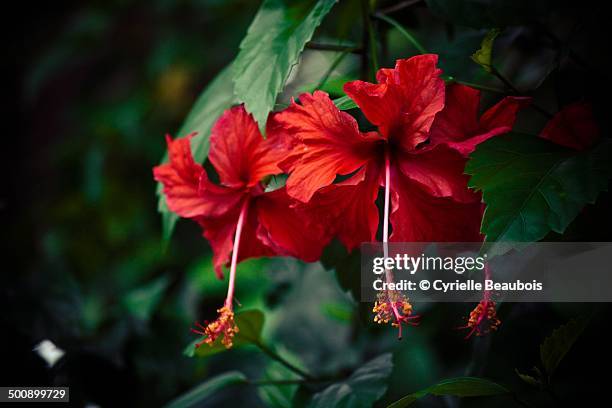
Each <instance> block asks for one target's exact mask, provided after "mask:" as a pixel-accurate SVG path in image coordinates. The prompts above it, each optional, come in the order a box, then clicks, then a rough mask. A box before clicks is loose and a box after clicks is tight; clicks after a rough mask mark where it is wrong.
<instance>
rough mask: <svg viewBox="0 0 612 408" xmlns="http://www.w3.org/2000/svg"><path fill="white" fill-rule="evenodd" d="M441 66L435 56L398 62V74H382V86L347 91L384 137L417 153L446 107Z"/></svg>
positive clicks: (356, 85)
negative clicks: (415, 150) (417, 148)
mask: <svg viewBox="0 0 612 408" xmlns="http://www.w3.org/2000/svg"><path fill="white" fill-rule="evenodd" d="M437 62H438V56H437V55H433V54H427V55H418V56H415V57H412V58H408V59H404V60H398V61H397V63H396V65H395V69H394V70H389V69H383V70H380V71H379V72H378V74H377V80H378V81H379V82H380V83H379V84H370V83H367V82H363V81H352V82H348V83H346V84H345V85H344V91H345V92H346V94H347V95H348V96H350V97H351V98H352V99H353V100H354V101H355V102H356V103H357V105H359V107H360V108H361V110H362V111H363V113H364V115H365V116H366V117H367V118H368V120H369V121H370V122H372V123H373V124H375V125H377V126H378V127H379V128H380V133H381V134H382V135H383V136H385V137H386V138H388V139H395V140H396V141H397V143H398V144H399V145H400V146H401V147H402V148H403V149H404V150H407V151H409V150H413V149H414V148H415V147H416V146H417V145H418V144H420V143H422V142H424V141H425V140H427V137H428V132H429V128H430V127H431V124H432V123H433V120H434V118H435V115H436V114H437V113H438V112H439V111H441V110H442V108H443V107H444V81H443V80H442V79H441V78H440V74H441V73H442V71H441V70H440V69H438V68H437V67H436V64H437Z"/></svg>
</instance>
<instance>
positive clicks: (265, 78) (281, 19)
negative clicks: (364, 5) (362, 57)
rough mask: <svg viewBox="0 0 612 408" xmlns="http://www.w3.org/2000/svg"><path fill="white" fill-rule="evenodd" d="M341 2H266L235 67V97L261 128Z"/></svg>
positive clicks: (301, 0) (255, 20)
mask: <svg viewBox="0 0 612 408" xmlns="http://www.w3.org/2000/svg"><path fill="white" fill-rule="evenodd" d="M336 1H337V0H318V1H314V0H264V2H263V4H262V5H261V7H260V9H259V11H258V12H257V15H256V16H255V19H254V20H253V22H252V23H251V26H250V27H249V30H248V32H247V35H246V37H245V38H244V39H243V40H242V43H241V44H240V52H239V53H238V56H237V57H236V60H235V61H234V64H233V79H234V84H235V93H236V95H237V96H238V98H239V100H240V101H241V102H244V104H245V106H246V108H247V110H248V111H249V112H250V113H252V114H253V117H254V118H255V120H256V121H257V122H258V123H259V126H260V128H264V127H265V122H266V119H267V117H268V113H270V111H271V110H272V109H273V108H274V104H275V102H276V97H277V95H278V94H279V93H280V92H281V91H282V89H283V88H284V86H285V82H286V81H287V78H288V77H289V74H290V72H291V69H292V68H293V66H294V65H296V64H297V62H298V58H299V56H300V54H301V53H302V50H303V49H304V46H305V45H306V43H307V42H308V41H310V39H311V38H312V35H313V33H314V31H315V29H316V28H317V27H318V26H319V25H320V24H321V22H322V21H323V18H324V17H325V15H326V14H327V13H328V12H329V11H330V10H331V8H332V6H333V5H334V3H336Z"/></svg>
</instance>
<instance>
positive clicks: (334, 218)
mask: <svg viewBox="0 0 612 408" xmlns="http://www.w3.org/2000/svg"><path fill="white" fill-rule="evenodd" d="M380 181H381V171H380V167H379V166H378V165H376V164H374V163H370V164H368V166H366V167H364V168H363V169H361V170H360V171H359V172H358V173H357V174H355V175H353V176H352V177H351V178H349V179H347V180H345V181H343V182H341V183H338V184H332V185H330V186H327V187H324V188H322V189H321V190H319V191H318V192H317V193H316V194H315V195H314V196H313V197H312V200H310V202H309V203H308V204H305V211H306V213H307V214H308V215H309V216H310V217H312V218H314V219H319V220H320V222H321V223H323V224H324V225H326V226H327V228H328V233H329V235H331V236H337V237H338V238H339V239H340V241H341V242H342V243H343V244H344V246H346V248H347V249H348V250H349V251H352V250H353V249H354V248H355V247H357V246H359V245H360V244H361V243H362V242H372V241H374V240H375V239H376V231H377V230H378V208H377V207H376V198H377V197H378V191H379V187H380Z"/></svg>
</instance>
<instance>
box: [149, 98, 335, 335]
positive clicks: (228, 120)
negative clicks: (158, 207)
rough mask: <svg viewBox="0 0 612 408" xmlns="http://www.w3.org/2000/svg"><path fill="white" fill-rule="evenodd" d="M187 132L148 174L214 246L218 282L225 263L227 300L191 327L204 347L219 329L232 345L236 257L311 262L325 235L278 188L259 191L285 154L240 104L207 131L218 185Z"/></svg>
mask: <svg viewBox="0 0 612 408" xmlns="http://www.w3.org/2000/svg"><path fill="white" fill-rule="evenodd" d="M191 137H193V135H190V136H188V137H185V138H181V139H176V140H172V139H171V138H170V137H169V136H167V142H168V153H169V161H168V163H166V164H162V165H160V166H157V167H155V168H154V169H153V174H154V177H155V180H157V181H159V182H161V183H162V184H163V186H164V190H163V191H164V194H165V196H166V202H167V204H168V208H170V210H171V211H173V212H175V213H177V214H178V215H180V216H181V217H184V218H191V219H193V220H194V221H196V222H198V223H199V224H200V225H201V226H202V228H203V229H204V236H205V237H206V239H208V241H209V243H210V245H211V247H212V249H213V253H214V255H213V263H214V267H215V272H216V273H217V276H218V277H219V278H221V279H222V278H223V274H222V266H223V265H226V266H227V265H228V263H229V265H230V277H229V284H228V293H227V298H226V301H225V304H224V306H223V307H222V308H220V309H219V311H218V312H219V318H218V319H217V320H216V321H215V322H213V323H211V324H208V325H207V326H202V325H200V329H201V330H199V331H196V332H197V333H199V334H202V335H204V336H205V339H204V340H203V341H202V342H207V343H209V344H212V343H213V342H214V341H215V340H216V338H217V337H219V336H220V335H221V334H223V340H222V341H223V343H224V344H225V345H226V346H227V347H231V345H232V337H233V336H234V334H235V332H236V331H237V330H238V329H237V327H236V326H235V323H234V314H233V294H234V285H235V278H236V265H237V264H238V262H240V261H241V260H243V259H246V258H251V257H260V256H272V255H289V256H294V257H297V258H300V259H302V260H305V261H315V260H317V259H319V257H320V255H321V251H322V247H323V244H324V240H323V239H321V232H322V231H321V228H319V227H317V226H316V225H315V224H313V222H312V221H310V220H308V219H306V218H305V217H304V214H303V213H302V212H301V211H300V210H298V209H293V208H291V205H292V202H293V201H294V200H293V199H291V198H290V197H289V196H288V195H287V193H286V191H285V189H284V188H282V189H278V190H275V191H271V192H266V191H265V183H264V182H263V180H265V178H266V177H267V176H270V175H274V174H279V173H281V170H280V169H279V168H278V166H277V163H278V162H279V160H280V159H281V158H282V157H283V152H282V151H281V150H279V149H275V146H277V145H278V143H277V141H276V140H275V139H274V138H273V137H271V138H268V139H266V140H264V139H263V138H262V136H261V134H260V132H259V129H258V127H257V124H256V123H255V121H254V120H253V118H252V117H251V116H250V115H249V114H248V113H247V112H246V111H245V110H244V108H243V107H242V106H238V107H234V108H232V109H230V110H228V111H226V112H225V113H224V114H223V115H222V116H221V117H220V118H219V119H218V121H217V123H216V124H215V126H214V127H213V129H212V131H211V136H210V152H209V156H208V157H209V159H210V162H211V163H212V165H213V167H214V168H215V170H216V171H217V174H218V176H219V179H220V185H217V184H214V183H212V182H211V181H210V180H209V179H208V176H207V174H206V171H205V170H204V169H203V167H202V166H201V165H199V164H197V163H195V162H194V160H193V157H192V155H191V148H190V139H191ZM230 255H231V262H230ZM200 344H201V343H200Z"/></svg>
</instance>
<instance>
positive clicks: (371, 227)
mask: <svg viewBox="0 0 612 408" xmlns="http://www.w3.org/2000/svg"><path fill="white" fill-rule="evenodd" d="M436 64H437V56H436V55H421V56H416V57H412V58H409V59H405V60H398V61H397V64H396V66H395V68H394V69H381V70H379V71H378V74H377V81H378V83H377V84H372V83H368V82H363V81H353V82H349V83H347V84H346V85H345V86H344V91H345V92H346V94H347V95H348V96H349V97H351V98H352V99H353V100H354V101H355V102H356V103H357V105H358V106H359V107H360V108H361V110H362V111H363V113H364V115H365V116H366V118H367V119H368V120H369V121H370V122H371V123H372V124H374V125H376V126H377V127H378V132H373V131H371V132H365V133H363V132H361V131H360V130H359V128H358V125H357V122H356V120H355V119H354V118H353V117H352V116H350V115H349V114H348V113H345V112H341V111H339V110H338V109H337V108H336V107H335V105H334V104H333V102H332V101H331V100H330V99H329V97H328V95H327V94H326V93H324V92H315V93H314V94H312V95H310V94H302V95H301V96H300V98H299V99H300V104H297V103H295V102H292V103H291V105H290V106H289V107H288V108H287V109H286V110H284V111H282V112H280V113H277V114H275V115H274V116H273V117H272V118H271V120H270V121H269V123H268V134H270V135H276V137H277V138H278V139H279V140H282V141H283V142H284V144H285V146H286V147H287V148H288V157H287V158H286V159H285V160H283V161H282V162H281V163H280V164H279V165H280V167H281V168H282V169H283V170H285V171H287V172H288V173H290V175H289V178H288V179H287V185H286V186H287V193H288V194H289V195H291V196H292V197H295V198H296V199H298V200H300V201H302V202H307V203H308V206H307V207H308V208H309V210H310V211H311V212H313V213H316V214H318V216H319V217H321V218H324V219H325V223H326V224H327V225H329V227H330V228H331V230H332V231H333V232H334V233H336V234H337V235H338V237H339V239H340V240H341V241H342V242H343V243H344V244H345V245H346V247H347V248H348V249H349V250H350V249H353V248H354V247H356V246H357V245H359V244H360V243H361V242H364V241H374V240H375V236H376V231H377V229H378V223H379V220H378V209H377V207H376V204H375V201H376V199H377V196H378V193H379V188H380V187H381V186H384V188H385V195H384V197H385V200H384V222H383V239H382V241H383V242H384V243H386V242H388V241H389V240H391V241H400V242H402V241H405V242H419V241H420V242H427V241H458V242H464V241H479V240H481V239H482V237H481V234H480V231H479V230H480V221H481V216H482V210H483V205H482V203H481V199H480V195H478V194H476V193H474V192H472V191H471V190H469V189H468V188H467V176H466V175H464V174H463V169H464V165H465V161H466V158H465V156H466V155H467V153H469V152H470V151H471V150H473V149H474V147H475V146H476V145H477V144H478V143H480V142H482V141H483V140H486V139H487V138H490V137H492V136H495V135H497V134H501V133H503V132H506V131H508V130H509V129H510V128H511V127H512V124H513V122H514V119H515V115H516V112H517V110H518V108H519V107H520V105H521V104H522V103H523V102H524V99H520V98H505V99H504V100H503V101H502V102H500V103H499V104H498V105H496V106H494V107H493V108H491V109H490V110H489V111H487V112H486V113H485V114H484V115H483V116H482V117H480V119H479V118H478V104H479V99H480V98H479V93H478V91H474V90H472V89H470V88H467V87H464V86H459V85H453V86H451V87H450V89H449V91H448V95H447V97H446V100H445V84H444V81H443V80H442V79H441V78H440V74H441V71H440V70H439V69H438V68H437V67H436ZM445 103H446V108H445ZM338 176H343V177H345V179H344V180H343V181H341V182H339V183H335V184H334V180H336V178H337V177H338ZM389 223H390V224H391V226H392V229H393V230H392V235H391V236H390V237H389ZM394 303H396V302H393V301H392V299H390V300H389V304H391V305H394ZM396 309H397V310H396ZM406 309H407V310H411V308H408V307H406ZM393 314H394V317H395V320H396V323H397V324H399V326H400V335H401V323H402V322H403V321H407V318H404V315H403V314H402V312H401V310H399V308H393ZM383 320H384V319H383Z"/></svg>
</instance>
